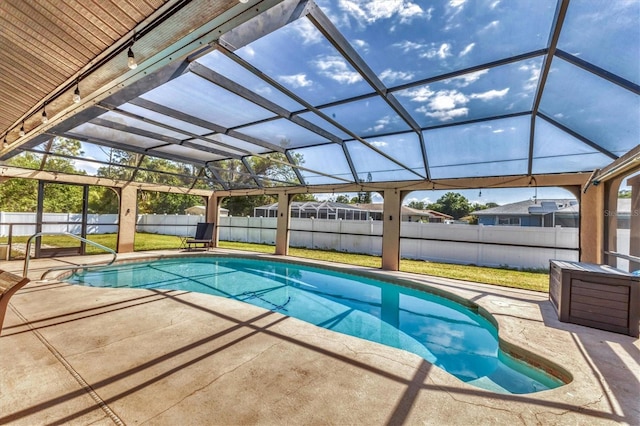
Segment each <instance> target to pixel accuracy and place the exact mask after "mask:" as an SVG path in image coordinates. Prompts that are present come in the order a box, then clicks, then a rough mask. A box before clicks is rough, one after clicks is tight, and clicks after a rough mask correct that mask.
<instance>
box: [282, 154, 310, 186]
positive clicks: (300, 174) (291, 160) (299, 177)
mask: <svg viewBox="0 0 640 426" xmlns="http://www.w3.org/2000/svg"><path fill="white" fill-rule="evenodd" d="M284 155H286V157H287V160H289V162H290V163H291V164H295V159H294V158H293V156H292V155H291V152H289V151H285V152H284ZM292 170H293V172H294V173H295V174H296V177H297V178H298V181H299V182H300V184H301V185H305V186H306V185H307V183H306V181H305V180H304V176H302V173H300V170H299V169H298V168H296V167H292Z"/></svg>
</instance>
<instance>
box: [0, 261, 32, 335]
mask: <svg viewBox="0 0 640 426" xmlns="http://www.w3.org/2000/svg"><path fill="white" fill-rule="evenodd" d="M29 281H30V280H29V278H27V277H20V276H18V275H15V274H12V273H11V272H6V271H3V270H1V269H0V334H2V322H3V321H4V314H5V313H6V312H7V307H8V306H9V299H10V298H11V296H13V295H14V293H15V292H16V291H18V290H20V289H21V288H22V287H24V286H25V285H26V284H27V283H28V282H29Z"/></svg>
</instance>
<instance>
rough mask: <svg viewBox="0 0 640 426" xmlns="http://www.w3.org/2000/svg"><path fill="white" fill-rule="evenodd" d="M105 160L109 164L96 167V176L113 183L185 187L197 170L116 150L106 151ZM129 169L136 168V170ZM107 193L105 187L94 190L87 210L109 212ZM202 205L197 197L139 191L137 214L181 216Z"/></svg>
mask: <svg viewBox="0 0 640 426" xmlns="http://www.w3.org/2000/svg"><path fill="white" fill-rule="evenodd" d="M109 159H110V162H111V163H113V164H110V165H108V166H104V167H100V168H99V169H98V176H104V177H107V178H110V179H114V180H126V181H129V180H133V181H138V182H149V183H157V184H161V185H167V186H175V187H182V188H185V187H186V188H188V187H190V186H191V185H192V183H193V179H194V178H196V177H197V174H198V170H197V168H196V167H195V166H193V165H190V164H183V163H179V162H175V161H171V160H166V159H163V158H157V157H150V156H143V155H142V154H137V153H130V152H127V151H123V150H118V149H110V151H109ZM123 166H130V167H123ZM131 167H139V169H133V168H131ZM163 172H164V173H163ZM109 191H111V190H110V189H109V188H97V189H96V195H95V196H93V197H90V200H89V201H90V204H89V209H90V211H100V212H105V210H106V211H111V210H112V209H113V204H114V200H113V197H112V195H111V194H110V193H109ZM202 204H204V200H203V199H202V197H201V196H198V195H184V194H174V193H168V192H156V191H140V194H139V195H138V213H143V214H144V213H158V214H164V213H166V214H183V213H184V210H185V209H186V208H188V207H191V206H196V205H202Z"/></svg>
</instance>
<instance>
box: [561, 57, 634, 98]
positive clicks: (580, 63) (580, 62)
mask: <svg viewBox="0 0 640 426" xmlns="http://www.w3.org/2000/svg"><path fill="white" fill-rule="evenodd" d="M556 56H557V57H558V58H562V59H564V60H565V61H567V62H569V63H570V64H573V65H575V66H577V67H580V68H582V69H583V70H585V71H588V72H590V73H591V74H595V75H597V76H598V77H600V78H603V79H605V80H607V81H609V82H611V83H613V84H616V85H618V86H620V87H622V88H623V89H627V90H629V91H630V92H632V93H635V94H636V95H640V86H639V85H637V84H635V83H634V82H632V81H629V80H627V79H624V78H622V77H620V76H619V75H616V74H613V73H611V72H609V71H607V70H605V69H603V68H600V67H597V66H595V65H593V64H592V63H589V62H587V61H585V60H584V59H580V58H578V57H576V56H574V55H571V54H570V53H567V52H565V51H563V50H560V49H557V50H556Z"/></svg>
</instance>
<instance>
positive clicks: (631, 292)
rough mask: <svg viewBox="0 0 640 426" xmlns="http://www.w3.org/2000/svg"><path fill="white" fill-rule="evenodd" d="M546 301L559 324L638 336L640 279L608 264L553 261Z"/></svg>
mask: <svg viewBox="0 0 640 426" xmlns="http://www.w3.org/2000/svg"><path fill="white" fill-rule="evenodd" d="M549 300H550V301H551V304H552V305H553V307H554V308H555V309H556V312H557V313H558V319H559V320H560V321H562V322H569V323H573V324H580V325H585V326H587V327H593V328H598V329H601V330H607V331H613V332H616V333H622V334H628V335H629V336H634V337H638V329H639V324H638V323H639V322H640V277H637V276H634V275H632V274H629V273H627V272H625V271H621V270H619V269H616V268H613V267H611V266H608V265H595V264H593V263H584V262H569V261H561V260H552V261H551V265H550V270H549Z"/></svg>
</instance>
